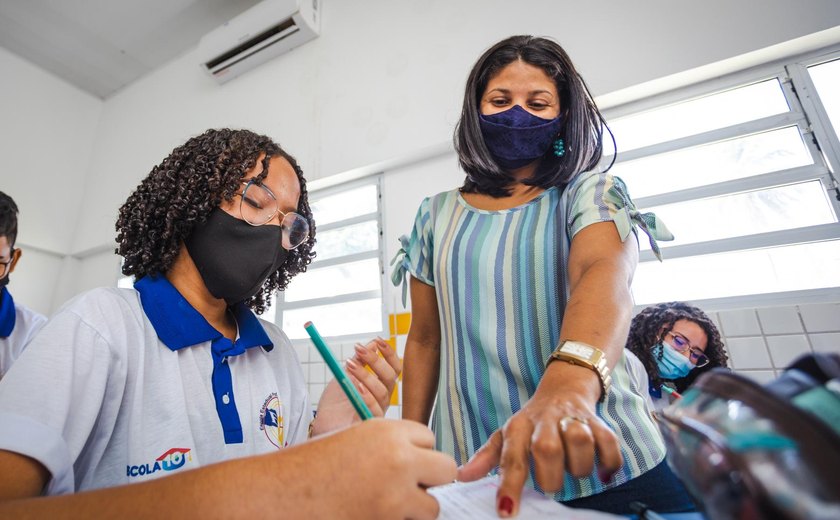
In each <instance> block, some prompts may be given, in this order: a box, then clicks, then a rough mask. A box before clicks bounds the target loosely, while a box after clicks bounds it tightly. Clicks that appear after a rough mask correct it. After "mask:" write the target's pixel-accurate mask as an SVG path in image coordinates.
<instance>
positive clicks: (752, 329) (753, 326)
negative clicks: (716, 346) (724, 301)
mask: <svg viewBox="0 0 840 520" xmlns="http://www.w3.org/2000/svg"><path fill="white" fill-rule="evenodd" d="M719 318H720V325H721V327H720V328H721V330H722V331H723V335H724V336H726V337H727V338H730V337H732V336H757V335H760V334H761V328H760V327H759V326H758V318H757V317H756V315H755V310H753V309H742V310H736V311H723V312H721V313H719Z"/></svg>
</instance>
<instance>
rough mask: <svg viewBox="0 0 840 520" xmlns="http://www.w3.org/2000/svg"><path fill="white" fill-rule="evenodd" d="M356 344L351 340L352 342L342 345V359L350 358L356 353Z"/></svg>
mask: <svg viewBox="0 0 840 520" xmlns="http://www.w3.org/2000/svg"><path fill="white" fill-rule="evenodd" d="M355 344H356V343H355V342H352V341H351V342H350V343H345V344H343V345H341V359H350V358H351V357H353V355H355V354H356V349H355V348H354V345H355Z"/></svg>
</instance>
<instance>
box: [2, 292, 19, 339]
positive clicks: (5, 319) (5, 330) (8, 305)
mask: <svg viewBox="0 0 840 520" xmlns="http://www.w3.org/2000/svg"><path fill="white" fill-rule="evenodd" d="M15 316H16V315H15V301H14V300H13V299H12V294H11V293H10V292H9V290H8V289H7V288H5V287H3V290H2V291H0V338H8V337H9V336H10V335H11V334H12V331H13V330H15V319H16V317H15Z"/></svg>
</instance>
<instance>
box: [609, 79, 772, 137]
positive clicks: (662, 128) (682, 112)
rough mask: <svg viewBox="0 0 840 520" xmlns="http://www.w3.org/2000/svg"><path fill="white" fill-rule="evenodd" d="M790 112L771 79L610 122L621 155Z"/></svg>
mask: <svg viewBox="0 0 840 520" xmlns="http://www.w3.org/2000/svg"><path fill="white" fill-rule="evenodd" d="M787 111H788V104H787V100H785V96H784V93H783V92H782V89H781V86H780V85H779V82H778V80H776V79H775V78H774V79H771V80H768V81H763V82H761V83H756V84H753V85H748V86H746V87H741V88H737V89H733V90H728V91H726V92H720V93H718V94H712V95H710V96H706V97H702V98H698V99H694V100H692V101H686V102H683V103H677V104H675V105H671V106H667V107H663V108H659V109H655V110H650V111H648V112H643V113H641V114H634V115H631V116H627V117H623V118H620V119H616V120H614V121H610V122H609V126H610V129H612V131H613V134H615V139H616V143H617V144H618V151H619V154H620V153H621V152H622V151H625V150H633V149H635V148H641V147H642V146H648V145H651V144H655V143H661V142H665V141H670V140H673V139H678V138H680V137H686V136H689V135H694V134H699V133H701V132H706V131H708V130H714V129H716V128H724V127H727V126H731V125H735V124H738V123H743V122H745V121H752V120H753V119H759V118H762V117H767V116H771V115H774V114H781V113H784V112H787Z"/></svg>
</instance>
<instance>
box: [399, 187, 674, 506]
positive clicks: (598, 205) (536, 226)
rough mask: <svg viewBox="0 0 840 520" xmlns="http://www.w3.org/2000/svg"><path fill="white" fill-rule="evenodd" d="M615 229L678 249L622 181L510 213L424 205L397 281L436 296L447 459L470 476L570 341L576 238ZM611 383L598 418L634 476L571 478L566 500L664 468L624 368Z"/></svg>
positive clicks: (440, 437) (450, 201) (441, 199)
mask: <svg viewBox="0 0 840 520" xmlns="http://www.w3.org/2000/svg"><path fill="white" fill-rule="evenodd" d="M604 221H613V222H615V224H616V227H617V228H618V231H619V235H620V236H621V239H622V240H625V239H626V238H627V237H628V236H629V235H630V233H631V231H633V232H634V234H635V227H636V226H638V227H642V228H643V229H644V230H645V231H646V232H647V233H648V235H649V236H650V237H651V245H652V246H653V249H654V251H655V252H656V253H657V255H658V248H657V247H656V243H655V240H654V238H659V239H666V240H667V239H669V238H671V237H670V233H668V231H667V229H666V228H664V226H663V225H662V224H661V222H659V221H657V220H656V218H655V216H653V215H652V214H641V213H639V212H638V211H637V210H636V208H635V206H634V205H633V203H632V201H631V200H630V198H629V197H628V195H627V191H626V188H625V187H624V184H623V183H622V182H621V180H620V179H618V178H616V177H613V176H612V175H609V174H603V173H601V174H599V173H591V174H584V175H580V176H578V177H577V178H576V179H575V180H574V181H573V182H572V184H570V185H569V186H568V187H567V189H566V190H563V191H561V190H558V189H557V188H550V189H548V190H546V191H544V192H543V193H541V194H540V195H539V196H537V197H536V198H535V199H533V200H531V201H529V202H527V203H526V204H523V205H521V206H518V207H515V208H511V209H506V210H500V211H487V210H481V209H477V208H474V207H472V206H470V205H469V204H468V203H467V202H466V201H465V200H464V198H463V197H462V196H461V194H460V193H459V191H458V190H453V191H449V192H444V193H440V194H438V195H435V196H434V197H430V198H427V199H425V200H424V201H423V202H422V204H421V205H420V209H419V210H418V212H417V218H416V221H415V225H414V230H413V232H412V235H411V238H410V240H409V239H406V238H405V237H402V238H401V241H402V242H403V249H402V250H401V251H400V253H399V254H398V256H397V258H395V261H397V262H398V264H397V266H396V268H395V270H394V273H393V276H392V278H393V281H394V283H395V284H399V283H403V284H404V282H405V281H404V275H405V272H406V271H408V272H409V273H410V274H411V275H412V276H414V277H415V278H417V279H418V280H420V281H422V282H424V283H426V284H429V285H433V286H434V287H435V289H436V291H435V292H436V294H437V304H438V309H439V313H440V323H441V359H440V378H439V383H438V392H437V401H436V404H435V407H434V412H433V417H432V429H433V430H434V432H435V436H436V443H437V448H438V449H439V450H441V451H444V452H447V453H450V454H452V455H453V456H454V457H455V460H456V461H457V462H458V464H459V465H460V464H463V463H465V462H466V461H467V460H468V459H469V457H470V456H471V455H472V454H473V453H474V452H475V451H476V450H477V449H478V448H479V447H481V446H482V445H483V444H484V443H485V442H486V441H487V439H488V437H489V436H490V435H491V434H492V433H493V432H494V431H496V430H497V429H499V428H500V427H501V426H503V425H504V423H505V421H507V419H508V418H510V417H511V415H513V414H514V413H515V412H516V411H518V410H519V409H520V408H521V407H522V405H523V404H524V403H525V402H526V401H527V400H528V399H529V398H530V397H531V396H532V395H533V394H534V392H535V390H536V388H537V385H538V384H539V382H540V378H541V377H542V374H543V372H544V370H545V362H546V360H547V359H548V357H549V355H550V354H551V352H552V351H553V350H554V348H555V347H556V345H557V343H558V340H559V337H560V326H561V320H562V316H563V309H564V308H565V302H566V301H567V299H568V289H567V287H568V280H567V273H566V266H567V264H568V252H569V245H570V243H571V237H574V235H575V234H576V233H577V232H578V231H580V230H581V229H583V228H585V227H586V226H588V225H590V224H593V223H596V222H604ZM559 222H563V225H562V226H561V225H558V223H559ZM558 275H559V276H558ZM403 295H404V296H403V297H405V286H404V287H403ZM612 376H613V384H612V387H611V390H610V392H609V394H608V395H607V397H606V399H605V401H604V402H603V403H600V404H598V406H597V413H598V415H599V416H600V417H601V418H602V419H603V420H604V421H605V422H606V424H608V425H609V426H610V427H612V429H613V430H614V431H615V432H616V434H617V435H618V437H619V439H620V441H621V450H622V454H623V456H624V461H625V463H624V466H623V468H622V469H621V470H619V472H617V474H616V475H615V477H614V478H613V479H611V480H610V482H609V483H608V484H603V483H602V482H601V481H600V480H599V479H598V476H597V473H596V471H597V470H595V471H593V473H592V475H590V476H588V477H584V478H573V477H571V476H570V475H568V474H567V475H566V480H565V483H564V486H563V489H562V491H560V492H558V493H557V494H556V495H555V499H556V500H562V501H565V500H571V499H574V498H580V497H584V496H588V495H591V494H595V493H598V492H600V491H603V490H605V489H607V488H609V487H613V486H617V485H619V484H622V483H624V482H627V481H628V480H630V479H632V478H634V477H636V476H639V475H641V474H642V473H644V472H645V471H647V470H649V469H652V468H653V467H654V466H656V465H657V464H658V463H659V462H661V461H662V460H663V458H664V457H665V446H664V443H663V441H662V438H661V436H660V433H659V431H658V430H657V428H656V425H655V424H654V423H653V422H652V420H651V418H650V416H649V415H648V413H647V412H646V409H645V396H644V395H641V393H640V392H639V390H638V388H635V385H631V383H630V378H629V375H628V371H627V369H626V367H625V359H624V357H622V359H621V360H620V361H619V362H618V363H617V365H616V366H615V367H614V368H613V371H612ZM532 477H533V475H532ZM529 482H531V485H533V486H534V487H535V488H537V489H538V486H537V485H536V484H535V483H534V481H533V478H531V479H530V480H529Z"/></svg>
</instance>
